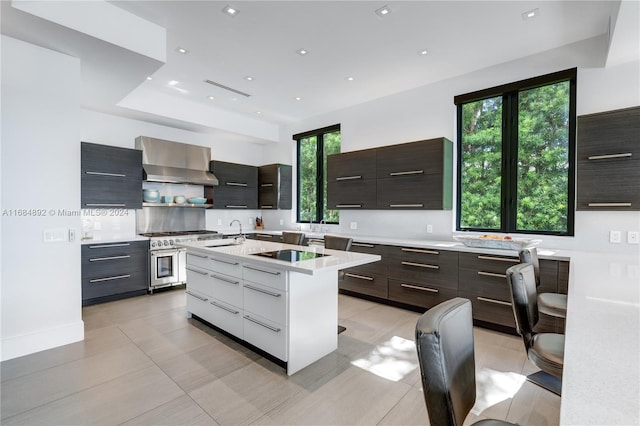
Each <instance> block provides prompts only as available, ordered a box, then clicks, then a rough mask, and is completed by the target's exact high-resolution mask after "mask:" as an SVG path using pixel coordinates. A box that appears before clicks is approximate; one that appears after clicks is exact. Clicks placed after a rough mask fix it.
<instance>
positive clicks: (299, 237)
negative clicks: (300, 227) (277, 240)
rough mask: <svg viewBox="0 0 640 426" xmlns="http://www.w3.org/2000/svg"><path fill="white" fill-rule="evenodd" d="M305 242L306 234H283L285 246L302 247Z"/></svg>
mask: <svg viewBox="0 0 640 426" xmlns="http://www.w3.org/2000/svg"><path fill="white" fill-rule="evenodd" d="M303 241H304V234H303V233H302V232H286V231H285V232H283V233H282V242H284V243H285V244H295V245H298V246H301V245H302V242H303Z"/></svg>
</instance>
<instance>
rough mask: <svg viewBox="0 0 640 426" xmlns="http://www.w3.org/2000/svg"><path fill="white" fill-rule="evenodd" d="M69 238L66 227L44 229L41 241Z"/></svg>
mask: <svg viewBox="0 0 640 426" xmlns="http://www.w3.org/2000/svg"><path fill="white" fill-rule="evenodd" d="M68 240H69V230H68V229H67V228H56V229H45V230H44V231H43V232H42V241H44V242H45V243H58V242H64V241H68Z"/></svg>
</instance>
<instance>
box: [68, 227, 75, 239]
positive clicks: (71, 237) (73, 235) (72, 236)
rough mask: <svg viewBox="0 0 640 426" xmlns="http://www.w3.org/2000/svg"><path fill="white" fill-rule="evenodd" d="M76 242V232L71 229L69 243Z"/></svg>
mask: <svg viewBox="0 0 640 426" xmlns="http://www.w3.org/2000/svg"><path fill="white" fill-rule="evenodd" d="M75 240H76V230H75V229H73V228H71V229H69V241H75Z"/></svg>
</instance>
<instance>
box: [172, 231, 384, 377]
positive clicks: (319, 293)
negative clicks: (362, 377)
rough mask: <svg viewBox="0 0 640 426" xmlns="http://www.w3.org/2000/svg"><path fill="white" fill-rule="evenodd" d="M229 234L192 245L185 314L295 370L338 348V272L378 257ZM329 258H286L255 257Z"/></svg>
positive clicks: (190, 246) (289, 371)
mask: <svg viewBox="0 0 640 426" xmlns="http://www.w3.org/2000/svg"><path fill="white" fill-rule="evenodd" d="M233 243H234V240H232V239H222V240H210V241H198V242H191V243H183V244H181V245H182V246H183V247H186V248H187V292H186V293H187V311H188V312H189V314H190V315H191V314H193V315H196V316H197V317H199V318H201V319H203V320H205V321H207V322H209V323H211V324H212V325H214V326H215V327H217V328H219V329H221V330H224V331H225V332H227V333H229V334H231V335H233V336H234V337H236V338H238V339H240V340H242V341H244V342H246V343H249V344H250V345H252V346H254V347H256V348H258V349H260V350H262V351H264V352H265V353H267V354H269V355H270V356H272V357H274V358H276V359H277V360H279V361H282V363H283V364H284V365H286V370H287V374H288V375H291V374H294V373H296V372H297V371H299V370H301V369H303V368H304V367H306V366H308V365H310V364H311V363H313V362H315V361H317V360H318V359H320V358H322V357H323V356H325V355H328V354H329V353H331V352H333V351H334V350H336V349H337V347H338V335H337V329H338V270H340V269H344V268H350V267H353V266H359V265H363V264H366V263H371V262H376V261H378V260H380V256H378V255H370V254H363V253H355V252H345V251H339V250H329V249H325V248H323V247H306V246H294V245H289V244H280V243H272V242H266V241H254V240H246V241H244V242H243V243H242V244H233ZM282 250H298V251H304V252H311V253H317V254H320V255H324V256H322V257H317V258H315V259H309V260H300V261H294V262H290V261H283V260H276V259H272V258H268V257H263V256H260V255H257V254H258V253H266V252H273V251H282Z"/></svg>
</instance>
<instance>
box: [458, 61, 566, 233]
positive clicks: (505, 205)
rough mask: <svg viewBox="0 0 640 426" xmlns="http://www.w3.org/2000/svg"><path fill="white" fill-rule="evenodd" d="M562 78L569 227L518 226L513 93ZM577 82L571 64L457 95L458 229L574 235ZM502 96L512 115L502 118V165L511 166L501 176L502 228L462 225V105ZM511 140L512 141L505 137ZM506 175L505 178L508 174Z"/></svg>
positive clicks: (516, 144) (516, 131)
mask: <svg viewBox="0 0 640 426" xmlns="http://www.w3.org/2000/svg"><path fill="white" fill-rule="evenodd" d="M562 81H569V111H570V114H569V132H568V139H569V152H568V156H569V169H568V171H567V173H568V194H567V195H568V199H567V206H568V211H567V213H568V216H567V230H566V232H555V231H544V230H536V231H524V230H522V231H521V230H517V229H516V219H517V218H516V214H517V212H516V209H515V208H513V206H514V204H515V203H516V196H517V181H516V179H515V178H514V177H516V176H517V157H516V156H512V155H511V153H512V151H513V150H514V149H517V146H518V141H517V136H516V138H514V139H512V138H511V135H518V120H517V119H515V118H517V117H518V105H517V102H513V100H514V99H515V98H514V95H515V94H517V93H518V92H519V91H522V90H529V89H535V88H537V87H541V86H546V85H550V84H554V83H559V82H562ZM576 84H577V68H570V69H566V70H563V71H558V72H554V73H550V74H545V75H541V76H538V77H533V78H528V79H525V80H520V81H516V82H513V83H508V84H504V85H500V86H495V87H491V88H489V89H483V90H478V91H475V92H471V93H466V94H463V95H457V96H454V98H453V102H454V104H455V105H456V107H457V108H456V117H457V130H456V131H457V151H458V161H457V196H456V230H457V231H478V232H482V231H489V232H502V233H514V234H515V233H520V234H536V235H554V236H574V235H575V211H576V208H575V197H576V193H575V192H576V190H575V168H576V160H575V158H576V157H575V156H576V119H577V111H576V107H577V105H576ZM498 96H502V98H503V101H504V102H503V108H504V109H505V110H508V111H509V114H508V116H509V117H510V118H511V122H510V123H506V121H507V120H508V118H505V119H503V122H502V135H503V138H502V141H503V143H502V167H503V170H509V171H508V173H504V172H503V179H502V194H503V198H502V200H501V209H500V216H501V223H500V229H484V228H462V227H461V226H460V220H461V217H460V213H461V207H462V205H461V204H462V196H461V195H462V105H463V104H466V103H469V102H475V101H479V100H483V99H487V98H492V97H498ZM508 140H511V142H510V143H505V141H508ZM505 177H506V178H505Z"/></svg>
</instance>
